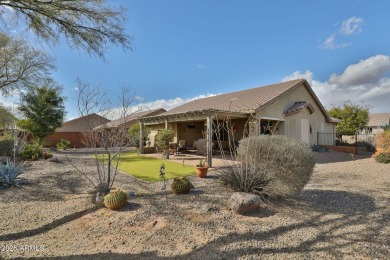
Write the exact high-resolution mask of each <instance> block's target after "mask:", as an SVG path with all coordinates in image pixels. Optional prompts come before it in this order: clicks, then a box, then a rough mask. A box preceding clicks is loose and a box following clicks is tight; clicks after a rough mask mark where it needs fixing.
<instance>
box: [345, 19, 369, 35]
mask: <svg viewBox="0 0 390 260" xmlns="http://www.w3.org/2000/svg"><path fill="white" fill-rule="evenodd" d="M363 24H364V20H363V18H361V17H356V16H352V17H351V18H349V19H347V20H345V21H343V22H342V24H341V28H340V33H341V34H343V35H351V34H357V33H361V32H362V26H363Z"/></svg>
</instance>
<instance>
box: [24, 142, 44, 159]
mask: <svg viewBox="0 0 390 260" xmlns="http://www.w3.org/2000/svg"><path fill="white" fill-rule="evenodd" d="M20 156H21V157H22V159H24V160H38V159H39V158H42V156H43V147H42V146H41V145H40V144H38V143H36V142H34V143H30V144H27V145H26V147H25V148H24V150H23V151H22V152H21V154H20Z"/></svg>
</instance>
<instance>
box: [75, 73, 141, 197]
mask: <svg viewBox="0 0 390 260" xmlns="http://www.w3.org/2000/svg"><path fill="white" fill-rule="evenodd" d="M77 89H78V110H79V113H80V115H81V116H82V117H83V118H84V121H85V125H86V130H85V131H84V133H83V138H84V140H83V141H84V144H85V146H86V147H89V148H91V149H92V150H93V154H94V161H95V164H96V169H97V172H96V174H92V175H91V174H89V173H88V172H86V171H85V169H81V168H77V170H78V171H79V172H80V173H82V174H83V175H84V176H85V177H86V178H87V179H88V181H89V182H90V183H91V184H92V185H93V186H94V187H95V188H96V190H97V191H100V192H101V193H103V194H107V193H108V192H109V191H110V189H111V188H112V186H113V184H114V182H115V176H116V174H117V172H118V164H119V160H120V157H121V154H122V152H123V151H124V149H125V148H126V147H127V146H129V140H128V133H127V129H126V128H121V127H117V128H111V127H109V126H108V124H107V123H108V121H107V120H105V119H104V117H105V116H106V115H107V114H109V113H110V109H111V108H113V107H116V108H118V106H120V109H119V110H120V111H121V120H123V122H126V120H128V118H129V116H130V114H131V112H130V107H131V105H132V103H133V101H134V100H135V98H134V94H135V93H134V91H133V90H131V89H130V88H128V87H126V86H123V87H122V88H121V92H120V96H119V97H118V99H117V100H118V101H119V104H118V103H116V104H115V103H113V102H112V101H113V100H114V99H113V98H111V96H110V94H109V93H108V92H106V91H103V90H102V88H101V87H96V86H92V85H91V84H90V83H88V82H82V81H80V80H78V81H77Z"/></svg>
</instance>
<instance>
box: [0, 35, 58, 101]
mask: <svg viewBox="0 0 390 260" xmlns="http://www.w3.org/2000/svg"><path fill="white" fill-rule="evenodd" d="M54 68H55V66H54V59H53V58H52V57H51V56H49V55H47V54H46V53H45V52H43V51H41V50H38V49H35V48H34V47H32V46H30V45H29V44H28V43H27V42H26V41H24V40H22V39H13V38H11V37H9V36H8V35H6V34H4V33H1V32H0V92H2V93H3V94H5V95H7V94H9V93H10V92H12V91H13V90H15V89H23V88H24V87H25V86H27V85H33V84H35V85H36V84H39V83H40V82H42V81H43V80H45V79H47V75H48V74H50V71H51V70H53V69H54Z"/></svg>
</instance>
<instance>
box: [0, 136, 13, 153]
mask: <svg viewBox="0 0 390 260" xmlns="http://www.w3.org/2000/svg"><path fill="white" fill-rule="evenodd" d="M13 149H14V140H12V139H3V140H0V156H11V155H12V153H13Z"/></svg>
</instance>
